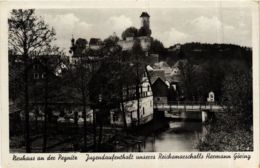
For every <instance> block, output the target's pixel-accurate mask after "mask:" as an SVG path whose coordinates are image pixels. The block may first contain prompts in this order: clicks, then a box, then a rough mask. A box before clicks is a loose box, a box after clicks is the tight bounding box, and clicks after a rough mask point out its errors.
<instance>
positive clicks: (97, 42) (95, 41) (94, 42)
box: [89, 38, 101, 45]
mask: <svg viewBox="0 0 260 168" xmlns="http://www.w3.org/2000/svg"><path fill="white" fill-rule="evenodd" d="M100 43H101V40H100V39H99V38H91V39H90V41H89V45H100Z"/></svg>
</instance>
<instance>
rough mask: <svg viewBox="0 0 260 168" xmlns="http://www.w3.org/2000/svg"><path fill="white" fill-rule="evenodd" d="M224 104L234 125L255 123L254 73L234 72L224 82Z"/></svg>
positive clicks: (247, 126)
mask: <svg viewBox="0 0 260 168" xmlns="http://www.w3.org/2000/svg"><path fill="white" fill-rule="evenodd" d="M222 89H223V93H224V94H223V99H222V101H223V104H224V105H225V107H226V110H227V112H228V114H229V116H230V118H231V120H232V121H233V122H232V123H233V125H245V126H246V128H248V129H249V128H250V127H251V126H252V123H253V94H252V71H239V70H233V71H232V72H231V73H230V74H229V75H228V76H226V78H225V80H224V82H223V88H222Z"/></svg>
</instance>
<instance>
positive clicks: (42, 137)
mask: <svg viewBox="0 0 260 168" xmlns="http://www.w3.org/2000/svg"><path fill="white" fill-rule="evenodd" d="M204 3H205V2H204ZM204 3H200V2H197V3H196V7H183V6H182V7H178V6H176V7H174V8H172V7H168V8H166V7H165V8H156V7H153V8H150V7H149V6H147V7H134V8H120V7H115V8H113V7H110V8H53V7H52V8H13V9H11V10H10V11H9V13H8V55H7V56H6V57H8V87H9V88H8V93H9V97H8V100H9V113H8V115H9V118H8V123H9V133H8V134H9V137H8V139H9V152H10V153H106V152H109V153H111V152H112V153H117V152H121V153H122V152H123V153H128V152H129V153H130V152H138V153H145V152H253V151H254V150H255V149H254V143H253V137H254V126H253V117H254V115H253V68H252V67H253V66H252V64H253V61H252V60H253V54H252V53H253V40H252V37H253V36H252V30H253V28H252V10H251V7H250V6H246V5H245V6H242V5H240V6H239V5H238V7H233V6H230V7H229V6H225V7H223V6H222V4H223V3H224V2H220V1H216V2H207V4H210V3H212V4H211V5H208V6H207V7H205V6H204V5H203V4H204ZM1 56H4V55H1Z"/></svg>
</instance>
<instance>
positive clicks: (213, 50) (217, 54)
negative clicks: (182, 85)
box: [160, 43, 252, 67]
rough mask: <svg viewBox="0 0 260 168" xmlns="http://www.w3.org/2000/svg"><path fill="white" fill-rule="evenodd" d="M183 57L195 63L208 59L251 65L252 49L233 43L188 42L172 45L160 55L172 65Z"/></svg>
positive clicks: (201, 62) (202, 62)
mask: <svg viewBox="0 0 260 168" xmlns="http://www.w3.org/2000/svg"><path fill="white" fill-rule="evenodd" d="M183 58H187V59H190V60H191V61H192V62H193V63H194V64H204V63H205V62H208V61H213V62H215V61H221V62H222V61H225V62H233V61H235V62H237V61H239V62H243V64H245V65H246V66H248V67H251V66H252V49H251V48H248V47H241V46H238V45H233V44H206V43H186V44H181V45H180V44H177V45H174V46H171V47H169V48H168V49H167V51H166V52H165V53H163V54H162V55H160V59H161V60H164V61H166V62H167V63H168V64H169V65H170V66H172V65H173V64H174V63H175V62H176V61H177V60H179V59H183Z"/></svg>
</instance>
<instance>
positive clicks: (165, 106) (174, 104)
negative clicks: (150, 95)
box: [154, 101, 224, 112]
mask: <svg viewBox="0 0 260 168" xmlns="http://www.w3.org/2000/svg"><path fill="white" fill-rule="evenodd" d="M154 109H157V110H169V111H201V110H209V111H212V112H222V111H223V110H224V109H223V106H221V105H219V104H218V103H217V102H198V101H171V102H168V103H154Z"/></svg>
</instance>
